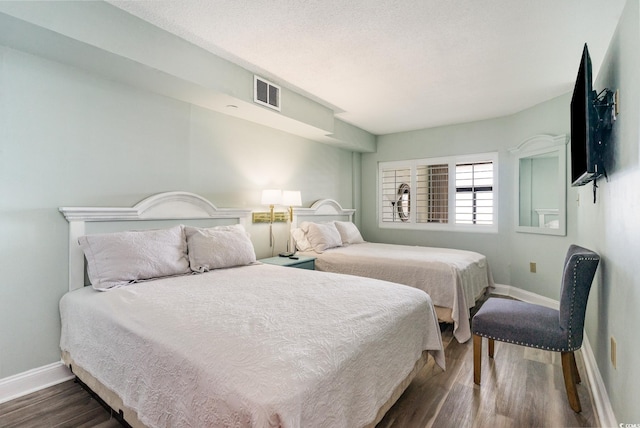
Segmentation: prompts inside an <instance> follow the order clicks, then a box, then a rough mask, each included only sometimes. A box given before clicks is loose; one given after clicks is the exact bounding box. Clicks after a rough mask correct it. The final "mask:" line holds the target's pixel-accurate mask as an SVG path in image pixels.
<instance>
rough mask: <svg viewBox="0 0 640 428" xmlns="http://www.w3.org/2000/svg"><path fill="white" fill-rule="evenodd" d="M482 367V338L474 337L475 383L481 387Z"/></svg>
mask: <svg viewBox="0 0 640 428" xmlns="http://www.w3.org/2000/svg"><path fill="white" fill-rule="evenodd" d="M481 367H482V336H478V335H477V334H474V335H473V383H475V384H476V385H480V371H481Z"/></svg>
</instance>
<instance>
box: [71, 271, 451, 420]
mask: <svg viewBox="0 0 640 428" xmlns="http://www.w3.org/2000/svg"><path fill="white" fill-rule="evenodd" d="M60 312H61V317H62V337H61V341H60V342H61V348H62V350H63V351H67V352H69V353H70V356H71V357H72V358H73V360H74V361H75V363H76V364H78V365H79V366H81V367H83V368H84V369H85V370H88V371H89V372H90V373H91V374H92V375H93V376H94V377H96V378H97V379H98V380H99V381H101V382H102V383H103V384H104V385H105V386H107V387H108V388H110V389H112V390H113V391H116V392H117V393H118V394H119V395H120V396H121V398H122V399H123V402H124V403H125V405H128V406H129V407H131V408H133V409H135V410H136V411H137V412H138V416H139V418H140V419H141V420H142V422H143V423H145V424H147V425H148V426H152V427H156V426H157V427H169V426H171V427H178V426H179V427H207V426H252V427H277V426H282V427H357V426H362V425H365V424H367V423H369V422H371V421H372V420H373V419H374V417H375V415H376V412H377V410H378V408H379V407H380V406H381V405H382V404H383V403H384V402H385V401H387V399H388V398H389V395H390V394H391V391H392V390H393V389H394V388H395V387H396V385H397V384H398V383H399V382H400V381H401V380H402V379H403V378H404V377H406V376H407V375H408V373H409V372H410V371H411V369H412V368H413V365H414V363H415V361H416V360H417V359H418V358H419V356H420V355H421V353H422V351H423V350H430V351H431V353H432V355H433V356H434V357H435V359H436V362H437V363H438V364H439V365H440V366H441V367H443V368H444V353H443V351H442V341H441V337H440V331H439V328H438V324H437V319H436V315H435V312H434V310H433V306H432V304H431V300H430V298H429V296H428V295H427V294H426V293H424V292H422V291H420V290H416V289H414V288H411V287H406V286H401V285H397V284H390V283H387V282H383V281H377V280H370V279H366V278H358V277H351V276H345V275H337V274H331V273H324V272H313V271H307V270H302V269H293V268H284V267H278V266H271V265H252V266H246V267H239V268H231V269H220V270H215V271H212V272H209V273H205V274H201V275H190V276H183V277H174V278H166V279H161V280H155V281H149V282H145V283H138V284H132V285H129V286H126V287H122V288H118V289H114V290H111V291H107V292H99V291H95V290H93V289H92V288H91V287H85V288H84V289H80V290H76V291H73V292H70V293H67V294H66V295H65V296H64V297H63V298H62V300H61V301H60Z"/></svg>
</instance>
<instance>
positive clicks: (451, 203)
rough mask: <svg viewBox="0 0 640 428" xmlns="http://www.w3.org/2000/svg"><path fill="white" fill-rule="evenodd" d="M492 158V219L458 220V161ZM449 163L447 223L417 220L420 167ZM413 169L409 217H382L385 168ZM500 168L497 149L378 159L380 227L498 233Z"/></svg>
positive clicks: (480, 161) (487, 160) (483, 160)
mask: <svg viewBox="0 0 640 428" xmlns="http://www.w3.org/2000/svg"><path fill="white" fill-rule="evenodd" d="M482 162H491V163H492V164H493V185H492V193H493V223H492V224H490V225H485V224H461V223H456V193H457V188H456V165H457V164H465V163H482ZM437 164H447V165H448V174H449V179H448V223H430V222H424V223H418V222H417V221H416V213H417V201H418V198H417V196H416V189H417V169H418V167H419V166H426V165H437ZM402 168H409V169H410V177H411V180H410V183H409V185H410V194H409V202H410V204H409V218H408V220H407V221H404V222H402V221H400V222H398V221H396V222H393V221H383V208H384V205H383V204H384V203H386V202H387V201H385V199H384V195H383V171H385V170H389V169H402ZM498 178H499V168H498V152H487V153H477V154H469V155H458V156H445V157H434V158H422V159H408V160H399V161H380V162H378V177H377V188H376V203H377V208H376V211H377V217H378V227H379V228H381V229H410V230H440V231H453V232H474V233H498V225H499V216H498V207H499V186H498V183H499V179H498Z"/></svg>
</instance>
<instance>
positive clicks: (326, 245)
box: [291, 221, 365, 254]
mask: <svg viewBox="0 0 640 428" xmlns="http://www.w3.org/2000/svg"><path fill="white" fill-rule="evenodd" d="M291 235H292V236H293V240H294V241H295V243H296V248H297V249H298V250H299V251H315V252H316V253H319V254H322V253H323V252H324V251H325V250H328V249H331V248H336V247H342V246H345V245H351V244H362V243H364V242H365V240H364V239H362V235H361V234H360V231H359V230H358V227H357V226H356V225H355V224H353V223H351V222H350V221H332V222H326V223H312V222H309V221H304V222H302V223H300V227H299V228H296V229H293V230H292V231H291Z"/></svg>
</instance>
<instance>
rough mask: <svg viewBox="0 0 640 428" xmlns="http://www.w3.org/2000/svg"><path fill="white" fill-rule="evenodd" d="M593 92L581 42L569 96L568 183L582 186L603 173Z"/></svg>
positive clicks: (587, 52)
mask: <svg viewBox="0 0 640 428" xmlns="http://www.w3.org/2000/svg"><path fill="white" fill-rule="evenodd" d="M596 98H597V94H596V92H595V91H594V90H593V83H592V80H591V57H590V56H589V50H588V49H587V45H586V43H585V45H584V49H583V51H582V60H581V61H580V68H579V69H578V77H577V78H576V83H575V87H574V88H573V97H572V98H571V185H572V186H582V185H584V184H587V183H588V182H590V181H592V180H595V179H597V178H598V177H599V176H600V175H602V173H603V169H602V165H601V159H600V142H599V141H598V138H597V132H596V129H597V126H598V124H597V122H598V118H597V113H596V110H595V106H594V103H595V100H596Z"/></svg>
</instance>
